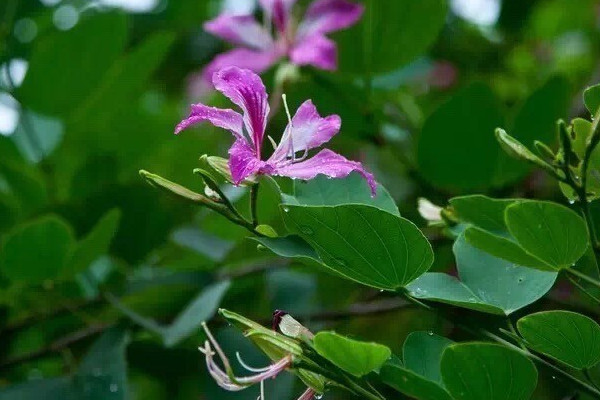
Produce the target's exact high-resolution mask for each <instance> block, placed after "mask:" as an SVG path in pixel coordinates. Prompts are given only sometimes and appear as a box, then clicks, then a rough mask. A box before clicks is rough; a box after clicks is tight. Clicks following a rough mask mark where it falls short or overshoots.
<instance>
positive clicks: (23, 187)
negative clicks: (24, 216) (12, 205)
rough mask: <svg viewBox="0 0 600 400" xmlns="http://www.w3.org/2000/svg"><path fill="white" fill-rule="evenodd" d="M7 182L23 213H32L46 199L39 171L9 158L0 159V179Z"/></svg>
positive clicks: (45, 191)
mask: <svg viewBox="0 0 600 400" xmlns="http://www.w3.org/2000/svg"><path fill="white" fill-rule="evenodd" d="M2 178H4V180H5V181H6V183H8V186H9V189H10V192H11V193H12V194H13V195H14V196H15V197H16V198H17V199H18V200H19V205H20V206H21V208H22V209H23V211H24V212H25V213H33V212H35V211H38V210H39V209H40V208H41V207H43V206H44V205H45V204H46V203H47V201H48V193H47V190H46V185H45V182H44V181H43V179H42V177H41V176H40V174H39V171H37V170H35V169H33V168H31V167H30V166H28V165H25V164H23V163H20V162H18V161H13V160H10V159H0V179H2Z"/></svg>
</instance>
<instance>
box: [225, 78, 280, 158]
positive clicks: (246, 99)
mask: <svg viewBox="0 0 600 400" xmlns="http://www.w3.org/2000/svg"><path fill="white" fill-rule="evenodd" d="M213 84H214V85H215V89H217V90H218V91H220V92H221V93H223V94H224V95H225V96H227V97H228V98H229V99H230V100H231V101H232V102H234V103H235V104H237V105H238V106H239V107H240V108H241V109H242V110H243V111H244V125H245V127H246V130H247V131H248V133H249V134H250V139H251V140H252V143H253V144H254V149H255V152H256V157H258V158H259V159H260V148H261V146H262V141H263V136H264V133H265V128H266V125H267V115H268V114H269V101H268V97H267V90H266V89H265V85H263V83H262V81H261V79H260V77H259V76H258V75H256V74H255V73H254V72H252V71H250V70H248V69H240V68H237V67H227V68H223V69H221V70H220V71H218V72H217V73H215V74H214V76H213Z"/></svg>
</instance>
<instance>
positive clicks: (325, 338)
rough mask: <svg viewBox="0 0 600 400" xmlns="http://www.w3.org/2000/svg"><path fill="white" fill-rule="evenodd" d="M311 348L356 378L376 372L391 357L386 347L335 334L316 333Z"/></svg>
mask: <svg viewBox="0 0 600 400" xmlns="http://www.w3.org/2000/svg"><path fill="white" fill-rule="evenodd" d="M313 346H314V348H315V350H316V351H317V353H319V355H321V356H322V357H325V358H326V359H328V360H329V361H331V362H332V363H333V364H335V365H336V366H338V367H339V368H341V369H343V370H344V371H346V372H348V373H350V374H352V375H354V376H357V377H361V376H363V375H367V374H368V373H370V372H372V371H375V370H378V369H379V368H380V367H381V366H382V365H383V363H384V362H386V361H387V360H388V359H389V358H390V357H391V355H392V352H391V350H390V349H389V348H387V347H386V346H383V345H381V344H378V343H367V342H361V341H358V340H353V339H349V338H347V337H344V336H340V335H338V334H337V333H335V332H326V331H321V332H319V333H317V334H316V335H315V338H314V339H313Z"/></svg>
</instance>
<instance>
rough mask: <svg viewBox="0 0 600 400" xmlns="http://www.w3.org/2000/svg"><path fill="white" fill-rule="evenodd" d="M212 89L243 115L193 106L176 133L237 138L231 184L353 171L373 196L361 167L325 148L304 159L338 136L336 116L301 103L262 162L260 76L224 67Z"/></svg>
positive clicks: (265, 104)
mask: <svg viewBox="0 0 600 400" xmlns="http://www.w3.org/2000/svg"><path fill="white" fill-rule="evenodd" d="M213 84H214V87H215V89H217V90H219V91H220V92H222V93H223V94H224V95H225V96H227V97H228V98H229V99H230V100H231V101H232V102H234V103H235V104H236V105H237V106H238V107H240V108H241V109H242V111H243V116H242V115H240V114H239V113H237V112H236V111H233V110H230V109H220V108H215V107H209V106H206V105H204V104H193V105H192V109H191V113H190V115H189V116H188V118H186V119H184V120H183V121H181V122H180V123H179V124H178V125H177V127H176V129H175V133H176V134H178V133H179V132H181V131H182V130H184V129H186V128H187V127H189V126H190V125H193V124H197V123H200V122H203V121H208V122H210V123H211V124H213V125H214V126H218V127H220V128H224V129H226V130H229V131H230V132H231V133H232V134H233V136H234V137H235V142H234V143H233V145H232V146H231V148H230V149H229V155H230V158H229V169H230V170H231V175H232V178H233V182H234V183H235V184H239V183H240V182H242V181H243V180H244V179H245V178H247V177H249V176H251V175H256V174H263V175H278V176H287V177H290V178H297V179H303V180H309V179H312V178H314V177H315V176H317V175H318V174H323V175H326V176H329V177H331V178H343V177H346V176H348V175H349V174H350V173H351V172H352V171H356V172H358V173H360V174H361V175H362V176H363V177H364V178H365V179H366V180H367V182H368V183H369V186H370V187H371V192H372V193H373V195H375V190H376V183H375V180H374V178H373V175H372V174H370V173H368V172H367V171H365V169H364V168H363V166H362V165H361V163H359V162H356V161H350V160H347V159H346V158H344V157H342V156H341V155H339V154H336V153H334V152H333V151H331V150H327V149H324V150H321V151H320V152H319V153H317V154H316V155H314V156H313V157H310V158H309V157H307V156H308V152H309V150H311V149H315V148H317V147H319V146H321V145H322V144H324V143H327V142H328V141H329V140H330V139H331V138H332V137H333V136H334V135H335V134H336V133H338V132H339V130H340V126H341V122H342V121H341V119H340V117H339V116H337V115H330V116H328V117H325V118H322V117H321V116H320V115H319V113H318V112H317V109H316V107H315V106H314V105H313V103H312V102H311V101H310V100H308V101H305V102H304V103H303V104H302V105H301V106H300V107H299V108H298V111H296V115H294V117H293V118H291V119H290V122H289V123H288V125H287V127H286V128H285V131H284V133H283V135H282V138H281V141H280V143H279V144H278V145H275V144H273V146H274V148H275V149H274V152H273V154H272V155H271V156H270V157H269V158H268V159H267V160H263V158H262V157H261V148H262V144H263V141H264V138H265V128H266V125H267V116H268V114H269V103H268V101H267V92H266V90H265V86H264V85H263V83H262V81H261V79H260V77H259V76H258V75H256V74H255V73H254V72H252V71H250V70H247V69H240V68H237V67H228V68H224V69H222V70H220V71H219V72H217V73H215V74H214V76H213ZM244 130H245V131H244ZM273 143H274V142H273Z"/></svg>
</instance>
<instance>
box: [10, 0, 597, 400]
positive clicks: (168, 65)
mask: <svg viewBox="0 0 600 400" xmlns="http://www.w3.org/2000/svg"><path fill="white" fill-rule="evenodd" d="M254 3H255V2H254V1H253V0H229V1H222V0H98V1H83V0H81V1H76V0H72V1H71V0H3V1H2V2H0V239H1V240H2V248H1V250H0V387H2V388H3V390H4V391H0V399H5V398H6V399H12V398H14V399H29V398H31V399H34V398H35V399H55V398H56V399H63V398H98V399H100V398H102V399H107V398H114V399H123V398H132V399H191V398H194V399H198V398H200V399H230V398H231V399H241V398H255V397H256V392H252V393H249V392H242V393H239V394H230V393H225V392H223V391H221V390H219V389H217V388H216V387H215V385H214V384H213V383H212V382H211V380H210V379H209V378H208V376H207V374H206V372H205V368H204V365H203V363H204V361H203V359H202V357H201V355H200V354H199V352H198V351H197V349H196V348H197V346H198V345H199V344H200V343H201V341H202V340H203V338H202V335H201V334H200V331H199V329H198V326H199V322H200V321H201V319H200V320H198V319H199V318H200V316H202V315H201V314H202V313H197V314H195V318H191V319H187V318H184V319H185V321H184V322H181V321H180V323H182V324H183V325H186V326H183V328H181V326H182V325H180V328H181V329H182V330H183V331H185V332H187V333H186V334H182V335H181V337H180V339H183V340H177V344H176V345H172V346H169V345H165V340H164V337H163V338H161V335H159V334H157V333H156V332H153V331H152V329H144V328H139V327H138V326H139V325H140V321H139V320H138V321H137V322H138V324H132V323H131V322H130V319H128V318H124V317H123V313H122V309H123V308H124V307H127V310H135V312H137V313H138V315H143V316H146V317H147V318H152V319H154V320H155V321H158V322H159V323H161V324H162V325H163V326H167V325H168V324H170V323H172V322H173V321H175V322H176V323H177V319H176V317H177V316H178V315H180V313H181V311H182V310H183V309H185V307H186V305H188V304H190V302H192V301H193V300H194V299H196V300H197V299H200V300H199V301H200V303H201V304H202V305H206V307H205V309H206V310H207V312H208V314H207V316H208V317H210V316H211V315H212V313H213V312H214V308H215V307H217V305H219V304H220V305H221V306H223V307H226V308H229V309H232V310H235V311H236V312H240V313H243V314H245V315H247V316H248V317H251V318H253V319H255V320H258V321H262V322H265V323H267V324H268V323H269V319H270V315H271V313H272V311H273V310H274V309H276V308H278V309H285V310H287V311H289V312H290V313H292V314H293V315H295V316H297V318H298V319H300V320H302V321H303V322H305V323H306V324H307V325H308V326H310V327H311V328H312V329H315V330H318V329H321V328H325V327H327V328H335V329H336V330H337V331H338V332H340V333H344V334H351V335H353V336H355V337H359V338H363V339H370V340H376V341H379V342H382V343H385V344H387V345H389V346H390V347H391V348H392V349H393V350H394V351H395V352H399V351H400V349H401V344H402V343H403V341H404V338H405V337H406V335H407V334H408V333H409V332H411V331H414V330H434V331H436V332H438V333H440V334H445V335H450V334H451V333H452V332H451V329H452V328H451V327H449V326H446V325H445V324H444V323H443V322H442V321H441V320H439V319H438V317H437V316H436V315H435V314H433V313H429V312H427V311H423V310H422V309H417V308H414V307H410V306H407V307H400V306H399V305H394V304H395V303H392V307H390V308H393V311H388V312H382V313H378V314H376V315H369V316H360V315H356V314H361V311H360V310H361V309H360V307H359V308H357V307H356V304H359V305H360V304H364V303H365V302H369V301H372V300H373V299H376V300H377V301H387V300H389V299H386V298H385V297H384V296H381V295H380V294H379V293H378V292H377V291H373V290H370V289H367V288H364V287H361V286H359V285H356V284H353V283H350V282H347V281H341V280H339V279H338V278H335V277H332V276H330V275H327V274H325V273H322V271H320V270H316V269H314V268H310V267H304V266H300V265H295V264H290V263H289V261H286V260H281V259H277V258H275V257H273V256H272V255H271V254H270V253H267V252H264V251H259V250H257V248H256V243H255V242H252V241H249V240H247V239H246V236H247V234H246V232H245V231H243V230H242V229H241V228H239V227H235V226H233V225H231V224H229V223H228V222H227V221H226V220H225V219H223V218H222V217H220V216H218V215H215V214H212V213H210V212H208V211H207V210H204V209H198V208H197V207H194V206H192V205H189V204H186V203H183V202H181V201H180V200H178V199H173V198H171V197H168V196H165V195H164V194H163V193H161V192H158V191H156V190H155V189H153V188H152V187H150V186H148V185H147V184H146V183H144V182H143V181H142V180H141V179H140V177H139V175H138V171H139V170H140V169H147V170H149V171H152V172H155V173H157V174H160V175H161V176H164V177H166V178H168V179H171V180H174V181H176V182H179V183H181V184H184V185H186V186H188V187H190V188H193V189H194V190H197V191H202V190H203V184H202V181H201V180H200V179H199V177H197V176H194V175H193V174H192V170H193V168H195V167H197V166H198V158H199V157H200V155H202V154H210V155H220V156H225V155H226V152H227V149H228V147H229V145H230V143H231V137H230V135H229V134H227V133H224V132H222V131H220V130H218V129H214V128H212V127H209V126H208V125H206V126H202V127H199V128H197V129H194V130H193V131H190V132H185V134H182V135H181V136H180V137H176V136H174V135H173V133H172V132H173V129H174V126H175V124H176V123H177V122H179V121H180V120H181V119H182V118H183V117H184V116H185V115H186V114H187V112H188V105H189V104H190V103H192V102H198V101H200V100H202V101H205V102H207V103H209V104H211V105H219V106H224V105H226V104H227V107H229V105H228V103H227V102H226V101H225V100H224V98H223V97H221V96H218V95H213V96H212V97H211V98H208V99H199V98H197V97H196V98H194V96H193V94H192V93H191V92H192V90H191V89H190V82H191V81H190V77H191V76H193V74H194V73H197V72H198V71H200V70H201V68H202V66H203V65H204V64H206V63H207V62H208V61H210V60H211V59H212V57H214V56H215V55H216V54H218V53H219V52H222V51H224V50H226V49H227V48H228V47H227V45H226V44H225V43H223V42H222V41H220V40H219V39H217V38H214V37H212V36H211V35H209V34H208V33H205V32H204V31H203V29H202V23H203V22H204V21H206V20H208V19H210V18H213V17H215V16H216V15H218V14H219V13H220V12H221V11H223V10H224V9H228V10H230V11H232V12H238V13H249V12H253V10H255V7H256V5H255V4H254ZM300 3H301V6H305V5H306V4H307V3H308V2H307V1H301V2H300ZM364 3H368V4H367V6H368V7H367V14H366V16H370V21H371V25H369V26H368V27H366V26H365V24H364V23H363V24H360V25H357V26H355V27H353V28H351V29H349V30H347V31H344V32H340V33H337V34H335V35H334V36H333V37H334V39H335V40H336V41H337V42H338V45H339V61H340V68H339V72H337V73H329V72H323V71H317V70H314V69H311V68H303V69H301V70H300V73H299V74H298V75H297V76H295V78H294V79H293V80H291V81H288V82H286V85H285V88H284V89H285V92H286V93H287V96H288V100H289V102H290V108H291V109H292V110H294V109H295V108H296V107H297V106H298V105H299V104H300V103H301V102H303V101H304V100H306V99H308V98H311V99H312V100H313V102H314V103H315V104H316V106H317V108H318V109H319V111H320V113H321V114H329V113H337V114H339V115H341V117H342V120H343V125H342V131H341V134H340V135H338V136H337V137H336V138H335V139H334V140H333V142H332V147H333V148H335V149H336V150H338V151H339V152H341V153H342V154H344V155H346V156H348V157H349V158H354V159H359V160H361V161H363V162H364V164H365V165H366V166H367V167H368V168H369V169H370V170H371V171H372V172H374V174H375V175H376V177H377V179H378V181H380V182H381V183H382V184H383V185H385V186H386V187H387V189H388V190H389V191H390V193H391V194H392V196H393V197H394V199H395V200H396V202H397V203H398V205H399V208H400V211H401V212H402V214H403V215H404V216H405V217H407V218H410V219H411V220H413V221H415V222H416V223H417V224H418V225H419V226H425V225H426V224H425V221H424V220H422V219H421V218H420V217H419V216H418V213H417V211H416V199H417V198H418V197H427V198H429V199H431V200H432V201H434V202H436V203H439V204H445V201H446V200H447V199H448V197H450V196H452V195H456V194H467V193H475V192H478V193H488V194H490V195H494V196H498V197H505V196H506V197H507V196H521V197H529V196H533V195H536V196H538V197H545V198H548V197H550V198H556V199H559V200H560V193H559V192H558V191H557V189H556V187H555V185H553V183H552V182H551V181H548V180H546V179H545V178H544V177H542V176H541V174H539V173H537V172H536V173H533V174H532V173H531V170H530V169H529V168H528V167H527V166H523V165H522V164H520V163H519V162H517V161H513V160H510V159H508V158H506V157H504V156H503V155H502V154H501V150H500V149H499V147H498V146H497V144H496V142H495V139H494V138H493V129H494V128H496V127H497V126H503V127H505V128H507V129H508V131H509V132H511V134H513V135H514V136H515V137H517V138H519V139H520V140H522V141H524V142H525V143H526V144H527V145H530V144H531V143H532V142H533V140H534V139H540V140H544V141H546V142H549V143H552V142H553V138H554V123H555V121H556V119H557V118H560V117H562V118H572V117H576V116H585V117H587V116H588V115H587V112H586V111H585V108H584V106H583V104H582V101H581V100H580V99H581V91H582V90H583V88H584V87H585V86H586V85H589V84H592V83H596V82H597V81H598V80H600V63H599V59H598V56H599V53H600V36H599V28H600V4H599V3H598V2H597V1H594V0H504V1H501V0H448V1H445V0H435V1H434V0H427V1H422V2H418V4H417V5H415V4H416V3H414V2H411V1H405V0H402V1H400V0H394V1H390V2H388V1H386V2H383V1H379V2H377V0H365V1H364ZM357 38H359V40H357ZM357 43H362V45H361V44H357ZM363 45H364V47H363ZM366 48H369V49H370V51H369V52H368V53H366V52H365V49H366ZM277 68H278V67H275V68H273V69H272V70H270V71H268V72H267V73H266V74H264V75H263V80H264V81H265V84H266V85H267V86H268V87H269V88H272V87H273V84H274V82H275V76H276V71H277ZM440 107H441V108H440ZM285 122H286V119H285V116H284V115H283V113H279V114H277V115H275V116H273V120H272V121H271V123H270V128H269V131H270V132H268V133H270V134H272V135H273V136H277V135H280V134H281V132H282V129H283V127H284V124H285ZM283 183H285V181H283ZM227 190H228V193H231V194H232V196H235V198H237V199H239V200H238V201H239V203H240V204H241V205H242V207H244V205H245V204H246V203H247V193H245V192H244V190H243V189H238V188H231V187H230V188H228V189H227ZM259 212H260V215H259V216H260V219H261V221H264V222H268V223H270V224H272V225H273V226H274V227H276V229H278V230H283V229H284V228H283V225H282V223H281V221H280V219H279V217H278V211H277V199H276V197H275V193H274V192H273V191H272V190H271V191H270V190H268V189H264V190H262V193H261V208H260V210H259ZM435 239H436V238H435V237H433V240H434V241H435ZM435 243H436V263H435V265H434V268H435V269H436V270H441V271H449V270H451V269H452V268H453V265H452V263H453V258H452V254H451V251H450V250H451V249H450V242H444V241H443V240H440V241H439V242H435ZM229 278H232V280H231V286H230V287H229V288H228V289H227V290H226V289H225V288H224V287H222V285H221V286H218V285H219V282H223V281H225V280H227V279H229ZM207 288H208V289H207ZM215 288H216V289H215ZM209 289H211V290H213V291H216V292H218V293H217V294H214V293H213V294H212V295H210V294H211V293H209V295H210V296H208V295H207V294H206V291H207V290H209ZM221 289H222V290H221ZM203 295H204V296H205V297H202V296H203ZM221 296H222V297H223V298H222V299H221ZM382 297H383V298H382ZM111 299H112V302H111ZM116 299H118V300H116ZM544 301H545V302H558V303H560V302H564V301H565V296H564V294H563V293H562V292H561V287H560V285H559V286H558V289H556V290H555V291H554V292H553V294H552V295H551V296H549V297H548V298H547V299H545V300H544ZM212 303H214V305H209V304H212ZM115 305H116V306H117V307H115ZM579 305H580V306H581V307H585V303H581V304H579ZM543 306H544V305H543V304H541V305H536V307H543ZM119 308H120V309H121V310H119ZM453 312H456V313H460V311H453ZM463 312H464V311H463ZM198 314H200V315H198ZM468 315H469V316H470V317H472V318H482V321H485V318H484V317H483V316H481V315H475V316H474V315H473V314H468ZM204 317H206V316H204ZM204 317H203V318H204ZM141 323H142V325H143V321H142V322H141ZM214 324H215V325H214V326H215V330H216V331H217V332H218V336H219V338H220V339H221V341H222V343H223V346H224V347H225V348H226V349H227V350H228V351H231V352H232V353H231V354H234V353H233V352H234V351H236V350H239V351H240V352H241V353H242V354H243V355H244V358H245V359H246V360H247V361H248V362H249V363H250V364H251V365H258V366H260V365H261V364H263V363H264V362H265V359H264V358H262V357H261V356H260V355H259V354H258V352H257V351H256V350H254V349H253V348H252V346H251V345H250V344H249V343H248V342H247V341H245V340H244V339H243V338H242V337H241V335H240V334H239V333H237V332H236V331H235V330H234V329H232V328H229V327H225V326H223V325H222V321H219V320H218V319H217V320H216V322H215V323H214ZM163 336H164V335H163ZM98 338H101V339H100V340H99V341H98ZM92 344H93V346H92ZM167 344H169V343H167ZM102 357H104V358H102ZM82 360H83V361H82ZM107 360H110V362H108V361H107ZM94 365H103V368H104V369H103V370H102V371H97V370H96V369H95V368H93V366H94ZM57 377H66V378H57ZM67 380H68V382H67ZM17 384H18V386H14V385H17ZM252 390H254V389H251V390H250V392H251V391H252ZM301 392H302V388H301V386H300V385H299V383H298V382H297V381H296V380H295V379H294V378H293V377H292V376H291V375H289V376H285V377H280V378H279V379H278V380H277V381H275V382H270V387H269V388H268V392H267V397H268V398H272V399H291V398H292V397H293V396H294V395H295V396H296V397H297V396H298V395H299V394H300V393H301ZM568 394H569V393H568V390H567V389H565V388H564V387H563V385H562V382H561V381H560V379H553V380H548V381H545V380H544V379H542V381H541V382H540V384H539V385H538V389H537V392H536V395H535V396H536V398H539V399H563V398H566V397H565V396H567V395H568ZM27 396H29V397H27ZM68 396H72V397H68ZM73 396H74V397H73ZM252 396H254V397H252ZM335 396H336V394H335V393H332V394H328V395H327V398H330V399H333V398H336V397H335ZM344 396H345V395H344V394H343V393H342V394H341V395H340V397H338V398H340V399H341V398H344Z"/></svg>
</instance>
